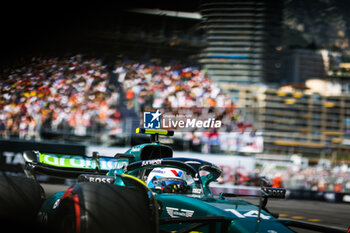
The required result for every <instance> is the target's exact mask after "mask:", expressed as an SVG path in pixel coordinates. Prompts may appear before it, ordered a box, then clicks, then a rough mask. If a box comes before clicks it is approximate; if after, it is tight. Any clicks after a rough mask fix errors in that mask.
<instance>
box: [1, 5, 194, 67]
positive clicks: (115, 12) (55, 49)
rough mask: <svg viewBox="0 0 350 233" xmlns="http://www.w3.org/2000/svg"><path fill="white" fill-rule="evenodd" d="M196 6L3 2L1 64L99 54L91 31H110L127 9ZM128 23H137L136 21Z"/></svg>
mask: <svg viewBox="0 0 350 233" xmlns="http://www.w3.org/2000/svg"><path fill="white" fill-rule="evenodd" d="M199 4H200V3H199V1H197V0H195V1H188V2H186V3H185V4H184V2H181V1H144V2H137V1H125V2H124V1H122V2H120V1H118V2H115V3H110V2H109V3H106V2H100V1H99V2H91V1H85V2H82V3H69V2H61V1H59V2H58V1H57V2H53V3H52V2H45V3H27V2H12V3H6V5H5V4H4V5H3V6H1V10H0V30H1V33H0V35H1V40H2V41H1V42H0V43H1V46H0V48H1V52H0V65H1V66H2V67H4V66H8V65H12V64H14V63H16V62H18V60H21V59H22V60H23V59H25V58H29V57H31V56H37V55H49V56H50V55H67V54H64V53H67V52H71V53H76V52H80V51H79V50H81V49H82V48H84V49H85V50H86V48H89V50H95V51H98V50H99V48H96V46H95V45H94V44H93V43H92V41H93V40H94V38H93V36H94V35H93V33H94V31H96V29H99V30H103V29H107V30H108V29H111V28H113V26H114V25H115V24H117V23H118V21H120V20H125V19H123V17H121V16H120V15H121V12H122V11H123V10H125V9H127V8H135V7H137V8H159V9H167V10H177V11H198V9H199ZM128 20H135V21H136V22H137V19H130V18H129V19H128ZM89 32H90V33H89ZM96 36H98V35H96ZM60 53H63V54H60Z"/></svg>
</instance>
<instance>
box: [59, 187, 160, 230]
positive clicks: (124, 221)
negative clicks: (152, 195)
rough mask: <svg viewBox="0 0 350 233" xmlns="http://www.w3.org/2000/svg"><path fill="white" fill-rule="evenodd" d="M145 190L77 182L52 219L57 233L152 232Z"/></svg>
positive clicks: (65, 196)
mask: <svg viewBox="0 0 350 233" xmlns="http://www.w3.org/2000/svg"><path fill="white" fill-rule="evenodd" d="M152 217H153V216H152V211H151V208H150V205H149V198H148V196H147V195H146V192H144V190H140V189H138V188H136V187H122V186H118V185H112V184H104V183H79V184H77V185H75V186H74V187H73V188H71V189H68V190H67V191H66V193H65V194H64V195H63V196H62V198H61V201H60V204H59V206H58V207H57V211H56V216H55V228H56V230H58V232H59V233H62V232H65V233H102V232H103V233H109V232H114V233H115V232H118V233H123V232H125V233H133V232H146V233H148V232H149V233H151V232H152V233H154V232H155V231H156V230H155V229H156V228H155V227H156V226H155V224H154V223H155V221H152V219H153V218H152Z"/></svg>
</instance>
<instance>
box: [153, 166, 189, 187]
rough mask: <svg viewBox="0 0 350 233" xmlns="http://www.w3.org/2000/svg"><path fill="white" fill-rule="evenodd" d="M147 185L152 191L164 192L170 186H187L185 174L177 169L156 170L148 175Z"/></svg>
mask: <svg viewBox="0 0 350 233" xmlns="http://www.w3.org/2000/svg"><path fill="white" fill-rule="evenodd" d="M146 184H147V186H148V187H149V188H151V189H161V190H163V189H164V187H165V186H167V185H170V184H179V185H181V184H182V185H186V184H187V183H186V181H185V172H184V171H182V170H180V169H177V168H160V167H159V168H154V169H153V170H152V171H151V172H150V173H149V175H148V177H147V181H146Z"/></svg>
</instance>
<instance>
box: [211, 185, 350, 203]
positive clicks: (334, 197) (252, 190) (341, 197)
mask: <svg viewBox="0 0 350 233" xmlns="http://www.w3.org/2000/svg"><path fill="white" fill-rule="evenodd" d="M210 188H211V191H212V193H213V194H214V195H215V196H218V195H220V193H222V192H228V193H234V194H245V195H259V193H260V188H259V187H252V186H243V185H231V184H218V183H213V184H211V185H210ZM286 199H298V200H315V201H327V202H337V203H350V193H336V192H331V191H312V190H302V189H287V192H286Z"/></svg>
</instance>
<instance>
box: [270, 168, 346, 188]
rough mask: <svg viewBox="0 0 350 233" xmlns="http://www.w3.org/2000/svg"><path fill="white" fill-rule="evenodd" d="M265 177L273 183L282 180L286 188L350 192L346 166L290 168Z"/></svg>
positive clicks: (273, 172) (271, 172) (272, 172)
mask: <svg viewBox="0 0 350 233" xmlns="http://www.w3.org/2000/svg"><path fill="white" fill-rule="evenodd" d="M264 175H265V176H266V177H267V178H268V179H269V180H271V181H274V180H276V179H280V180H281V183H282V187H284V188H291V189H303V190H312V191H331V192H350V168H349V167H348V166H347V165H346V164H343V165H338V166H334V167H324V166H320V165H318V166H308V167H305V168H300V167H295V166H290V167H288V168H286V169H283V170H280V169H279V170H278V171H277V170H275V171H268V172H267V173H266V174H264Z"/></svg>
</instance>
